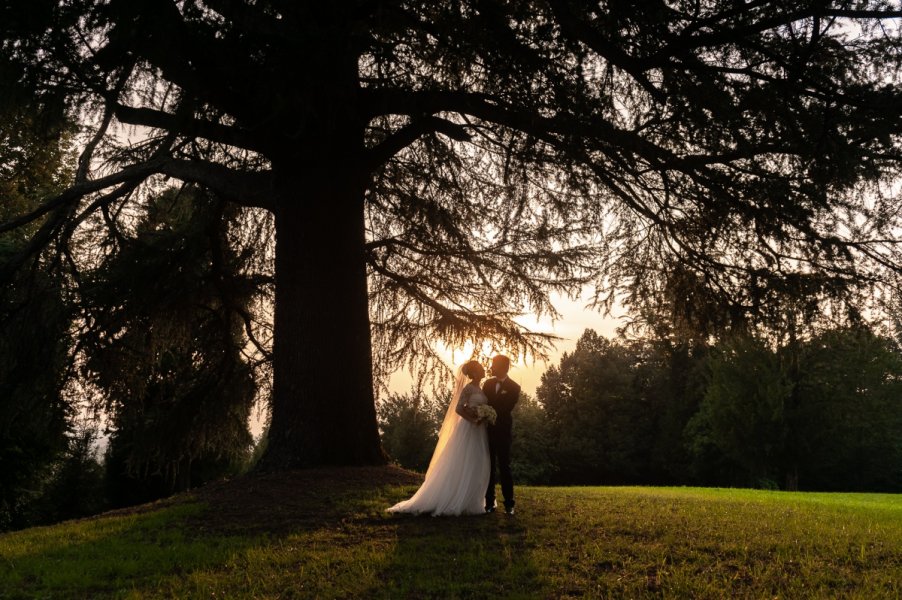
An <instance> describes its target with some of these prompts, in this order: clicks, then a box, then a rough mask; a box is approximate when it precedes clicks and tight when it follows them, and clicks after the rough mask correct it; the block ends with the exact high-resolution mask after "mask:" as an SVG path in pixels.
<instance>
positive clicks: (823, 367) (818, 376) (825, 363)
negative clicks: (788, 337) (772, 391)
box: [799, 328, 902, 492]
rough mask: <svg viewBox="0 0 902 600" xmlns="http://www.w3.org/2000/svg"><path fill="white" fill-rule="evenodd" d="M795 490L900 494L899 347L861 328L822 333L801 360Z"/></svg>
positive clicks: (901, 418) (901, 355) (901, 374)
mask: <svg viewBox="0 0 902 600" xmlns="http://www.w3.org/2000/svg"><path fill="white" fill-rule="evenodd" d="M800 368H801V371H802V378H801V383H800V388H801V389H800V396H801V398H802V406H801V412H802V415H801V418H800V422H801V423H802V427H801V429H802V431H801V432H800V438H801V441H802V444H801V451H800V465H801V466H800V471H801V472H800V482H799V483H800V486H802V487H803V488H805V489H817V490H837V491H883V492H900V491H902V350H900V348H899V347H898V345H897V344H896V343H894V342H893V341H892V340H890V339H887V338H885V337H881V336H878V335H875V334H874V333H873V332H871V331H869V330H868V329H865V328H856V329H842V330H833V331H826V332H823V333H822V334H820V335H818V336H817V337H815V338H813V339H812V340H810V341H809V342H808V343H806V344H805V346H804V347H803V349H802V355H801V358H800Z"/></svg>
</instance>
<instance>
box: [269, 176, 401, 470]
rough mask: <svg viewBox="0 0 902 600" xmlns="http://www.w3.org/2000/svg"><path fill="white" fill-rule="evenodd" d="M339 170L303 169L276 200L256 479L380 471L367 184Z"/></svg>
mask: <svg viewBox="0 0 902 600" xmlns="http://www.w3.org/2000/svg"><path fill="white" fill-rule="evenodd" d="M308 164H309V163H308ZM335 169H336V164H335V163H333V164H332V165H331V168H327V167H326V166H325V165H323V170H320V172H316V171H317V169H314V170H308V169H299V171H300V172H301V173H303V174H300V173H299V175H300V176H298V175H294V176H288V177H285V178H283V181H284V184H283V185H282V186H281V189H279V190H278V200H277V206H276V236H277V237H276V258H275V262H276V304H275V339H274V342H273V370H274V373H273V375H274V380H273V384H274V387H273V399H272V423H271V425H270V430H269V440H268V446H267V450H266V453H265V455H264V457H263V459H262V460H261V464H260V469H262V470H280V469H288V468H295V467H312V466H320V465H370V464H383V463H384V462H385V457H384V454H383V452H382V448H381V444H380V441H379V433H378V429H377V424H376V410H375V406H374V396H373V375H372V350H371V338H370V323H369V304H368V302H369V300H368V292H367V281H366V264H365V241H366V238H365V228H364V183H363V178H362V177H361V176H359V175H357V174H354V173H353V172H350V173H349V172H341V171H336V170H335Z"/></svg>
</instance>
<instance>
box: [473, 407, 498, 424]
mask: <svg viewBox="0 0 902 600" xmlns="http://www.w3.org/2000/svg"><path fill="white" fill-rule="evenodd" d="M476 418H477V419H479V420H480V421H488V422H489V423H491V424H492V425H494V424H495V419H497V418H498V413H496V412H495V409H494V408H492V407H491V406H489V405H488V404H480V405H479V406H477V407H476Z"/></svg>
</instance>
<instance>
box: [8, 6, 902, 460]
mask: <svg viewBox="0 0 902 600" xmlns="http://www.w3.org/2000/svg"><path fill="white" fill-rule="evenodd" d="M900 15H902V13H900V11H898V10H896V9H894V8H893V7H891V6H888V5H887V4H886V3H884V2H878V1H873V2H871V1H866V0H862V1H858V2H851V3H849V2H842V3H834V2H826V3H824V2H802V3H798V2H785V1H782V0H775V1H764V2H750V3H738V4H737V3H736V2H733V1H732V0H711V1H707V2H688V1H687V2H671V3H655V2H627V3H624V2H602V3H595V4H591V3H578V2H570V1H567V0H544V1H541V0H511V1H507V2H481V1H462V2H456V1H455V2H407V1H398V2H294V1H288V0H261V1H258V2H245V1H237V2H231V1H229V2H226V1H221V0H178V1H174V2H173V1H169V0H112V1H110V2H102V3H98V2H94V1H93V0H75V1H72V2H66V3H60V2H56V1H55V0H13V1H10V2H6V3H5V4H4V5H3V7H2V12H0V23H2V25H0V33H2V51H3V52H2V60H3V64H4V65H8V66H9V69H8V71H9V72H11V73H13V74H14V76H15V78H16V79H17V80H20V81H23V82H26V83H27V85H28V86H30V87H31V88H32V89H34V90H35V93H36V95H40V96H41V97H48V98H62V99H64V100H65V102H66V103H67V105H68V106H70V107H71V108H72V109H73V112H75V110H76V107H77V110H78V112H79V113H80V114H82V115H83V116H85V117H90V118H92V119H93V123H94V124H96V127H92V131H93V132H95V133H96V135H95V136H94V137H93V138H92V139H91V140H90V141H89V142H88V143H86V144H85V146H84V153H83V155H82V160H81V162H80V167H81V168H80V169H79V170H78V172H77V173H76V177H75V181H74V183H73V185H72V186H71V188H70V189H68V190H67V191H65V192H64V193H62V194H58V195H51V196H48V197H47V198H46V201H45V202H44V203H43V204H42V206H41V208H40V209H39V210H38V211H36V212H34V213H31V214H30V215H24V216H22V218H20V219H18V220H15V221H14V222H12V223H10V224H7V225H4V226H0V227H19V226H25V225H27V224H28V223H29V222H33V221H36V220H39V219H42V218H45V217H46V222H45V223H44V224H43V225H42V227H41V228H40V230H39V231H38V232H36V233H34V234H33V235H31V236H29V238H30V244H29V247H28V248H27V249H26V251H24V252H20V253H19V254H17V256H15V257H13V258H12V259H11V260H10V261H8V262H7V264H6V266H5V267H4V268H3V273H4V274H8V273H10V272H11V270H12V269H13V268H14V267H15V266H16V265H17V264H21V262H22V261H23V260H25V259H26V258H27V257H28V256H29V255H33V254H34V253H35V252H37V251H38V250H39V249H40V248H43V247H44V246H45V245H46V244H47V243H49V242H50V241H52V240H54V239H57V240H58V241H59V242H60V243H61V245H62V246H64V247H68V246H69V245H70V244H69V242H71V241H72V240H73V239H77V238H78V236H77V234H78V233H79V226H80V224H81V223H83V222H85V221H87V220H89V217H90V216H91V215H92V214H103V215H104V216H105V223H106V224H107V225H109V228H110V230H111V233H110V235H115V233H113V230H115V229H116V228H117V227H120V226H122V224H121V223H119V222H118V221H119V219H120V218H121V219H127V215H128V214H129V210H124V209H123V206H125V207H130V206H131V205H132V203H134V202H136V201H138V199H139V198H140V197H141V195H140V194H133V193H132V192H134V191H135V190H136V189H137V188H140V187H141V186H145V185H148V182H151V183H153V182H154V181H155V179H154V176H155V175H159V174H163V175H167V176H170V177H175V178H179V179H181V180H183V181H189V182H194V183H198V184H201V185H203V186H205V187H206V188H208V189H210V190H213V191H214V192H216V193H217V194H218V195H219V197H220V198H223V199H226V200H228V201H230V202H232V203H235V204H240V205H244V206H251V207H258V208H261V209H264V210H268V211H271V212H272V214H273V216H274V222H275V229H276V233H277V236H276V237H277V241H276V245H275V252H274V263H275V288H276V290H275V315H274V317H273V318H274V322H275V324H277V326H276V327H275V328H274V336H273V337H274V340H273V346H272V360H273V378H274V380H273V405H272V406H273V412H272V424H271V429H270V437H271V439H270V440H269V444H268V446H267V454H266V457H264V460H263V461H262V464H264V465H266V466H267V468H284V467H291V466H298V465H302V466H304V465H306V466H309V465H320V464H324V463H327V462H338V463H353V464H364V463H378V462H381V461H382V460H383V457H382V455H381V453H380V451H379V447H378V435H377V425H376V414H375V409H374V407H373V384H372V370H373V365H374V364H375V365H376V368H377V369H378V368H380V367H382V366H386V365H390V366H391V367H392V368H394V367H395V366H397V365H398V364H401V363H403V362H405V361H406V362H407V364H408V365H420V364H423V360H422V359H424V358H425V359H427V360H428V359H429V358H433V359H434V358H435V355H434V354H433V351H432V346H431V343H432V340H433V339H434V338H436V337H441V338H444V339H446V340H448V341H450V342H451V343H453V344H455V345H457V344H459V342H461V341H463V340H466V339H473V340H478V341H481V340H483V339H489V340H492V341H494V342H496V343H499V344H504V345H506V346H507V347H508V348H510V349H512V350H513V351H517V352H521V351H522V352H527V351H541V349H542V345H543V342H544V341H545V339H544V338H543V337H542V336H536V335H532V334H530V333H529V332H527V331H524V330H523V328H522V327H520V326H519V325H518V324H517V322H516V321H515V320H514V317H515V316H516V315H517V314H518V313H520V312H521V311H522V309H523V308H524V307H526V308H527V309H529V310H532V311H537V312H545V313H548V312H553V307H551V306H550V304H549V302H548V292H549V291H553V290H564V291H575V290H576V289H578V288H579V287H580V286H581V285H582V284H584V283H587V282H595V283H596V284H597V285H596V287H597V291H598V292H597V297H598V300H599V302H600V303H601V304H602V305H609V303H610V302H612V301H613V300H614V299H615V298H617V297H623V298H625V300H626V302H627V303H628V304H629V305H630V306H631V307H635V308H641V309H643V310H642V311H641V312H640V313H639V314H640V315H643V316H648V315H655V314H658V315H660V314H667V315H668V316H669V320H670V321H672V322H673V324H674V326H673V327H672V328H671V333H673V334H674V335H679V334H680V330H681V329H683V328H685V329H687V330H689V331H691V332H696V333H697V332H702V333H703V334H704V333H708V332H714V331H723V330H725V329H732V328H736V327H745V326H747V325H748V324H749V323H756V322H760V321H762V320H767V319H768V318H770V317H772V316H773V315H774V311H775V310H776V309H775V308H774V307H780V306H781V301H782V300H781V298H783V297H785V296H793V297H801V298H805V299H806V301H807V302H808V303H809V304H810V305H811V306H812V307H816V306H818V305H822V304H823V303H826V302H830V301H832V302H837V303H838V304H839V305H840V306H845V308H848V309H849V311H850V312H855V311H856V310H860V308H861V307H860V305H866V304H868V303H869V302H870V299H871V298H872V297H873V296H871V295H870V294H867V293H865V292H867V291H868V288H869V287H870V286H884V285H892V284H893V283H894V282H893V274H894V273H895V272H896V271H897V270H898V267H899V265H900V262H902V261H900V258H899V252H898V249H897V244H896V243H895V241H894V240H895V233H896V231H897V230H898V226H899V220H898V215H897V211H896V210H895V208H894V206H895V204H894V202H893V200H892V191H891V190H892V189H893V188H892V186H891V185H885V184H888V183H889V182H891V181H892V180H893V178H894V177H896V175H897V174H898V166H899V143H898V142H899V134H900V132H902V122H900V119H899V118H898V110H897V106H898V105H899V102H900V90H899V68H898V67H899V61H900V55H902V54H900V51H902V45H900V42H899V35H898V27H897V26H896V22H895V21H894V19H897V18H898V17H899V16H900ZM86 121H87V119H86ZM117 122H118V123H122V124H128V125H138V126H142V127H145V128H147V130H146V131H148V135H147V136H146V139H144V140H141V141H140V142H138V143H129V144H125V143H123V140H122V139H120V138H117V137H116V136H115V135H113V134H112V132H113V131H114V130H115V128H111V127H110V126H111V125H114V124H116V123H117ZM98 158H103V159H105V160H102V161H100V160H97V159H98ZM98 166H99V168H97V167H98ZM324 257H328V260H323V258H324ZM637 324H639V325H640V326H643V325H644V323H643V322H642V321H641V320H640V321H638V322H637ZM371 340H375V348H376V351H377V353H378V355H379V359H378V360H376V361H373V355H372V351H371V345H370V342H371ZM337 356H340V357H341V361H337V360H336V357H337ZM338 362H341V364H337V363H338ZM433 364H434V363H433ZM377 375H379V373H378V372H377ZM336 380H343V382H344V388H343V392H342V393H341V394H339V395H338V396H335V394H334V388H333V383H332V382H333V381H336ZM326 397H330V401H328V402H326V401H324V398H326ZM620 417H623V418H624V419H626V421H624V422H627V421H629V420H630V419H632V418H633V417H631V416H628V415H620V416H619V417H618V418H620ZM327 430H328V431H330V432H332V434H333V435H329V436H325V435H322V432H324V431H327ZM618 460H620V461H625V462H623V463H622V464H623V465H626V464H628V463H629V461H631V460H632V458H630V456H629V455H623V456H621V457H620V458H619V459H618ZM618 464H619V463H618ZM618 468H619V467H618ZM624 468H625V467H624Z"/></svg>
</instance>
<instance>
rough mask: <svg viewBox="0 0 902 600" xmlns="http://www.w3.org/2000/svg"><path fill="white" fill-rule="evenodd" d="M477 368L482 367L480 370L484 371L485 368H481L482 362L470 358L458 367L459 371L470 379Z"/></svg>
mask: <svg viewBox="0 0 902 600" xmlns="http://www.w3.org/2000/svg"><path fill="white" fill-rule="evenodd" d="M478 369H482V372H483V373H485V369H484V368H483V366H482V363H480V362H479V361H478V360H471V361H468V362H466V363H464V365H463V366H462V367H461V368H460V372H461V373H463V374H464V375H466V376H467V377H469V378H470V379H473V376H474V375H475V374H476V373H477V370H478Z"/></svg>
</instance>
